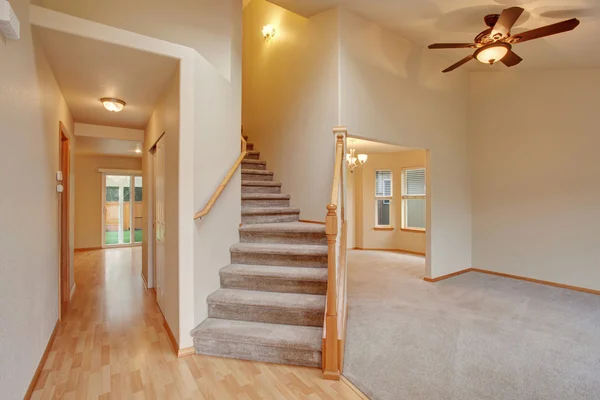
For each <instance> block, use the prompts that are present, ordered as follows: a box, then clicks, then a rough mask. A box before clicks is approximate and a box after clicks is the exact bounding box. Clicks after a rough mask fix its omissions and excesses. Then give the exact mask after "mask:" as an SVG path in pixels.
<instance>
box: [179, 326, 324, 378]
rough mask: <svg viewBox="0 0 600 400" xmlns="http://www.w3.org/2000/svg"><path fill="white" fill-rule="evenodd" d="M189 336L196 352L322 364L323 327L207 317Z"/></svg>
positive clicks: (307, 365) (310, 364)
mask: <svg viewBox="0 0 600 400" xmlns="http://www.w3.org/2000/svg"><path fill="white" fill-rule="evenodd" d="M191 335H192V337H193V338H194V348H195V350H196V353H198V354H205V355H209V356H217V357H228V358H238V359H242V360H251V361H263V362H272V363H278V364H290V365H302V366H306V367H320V366H321V340H322V336H323V328H315V327H308V326H292V325H277V324H264V323H260V322H247V321H232V320H224V319H214V318H208V319H206V320H204V321H203V322H202V323H201V324H200V325H198V326H197V327H196V328H194V329H193V330H192V332H191Z"/></svg>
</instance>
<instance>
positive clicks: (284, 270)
mask: <svg viewBox="0 0 600 400" xmlns="http://www.w3.org/2000/svg"><path fill="white" fill-rule="evenodd" d="M220 273H221V274H223V275H226V274H229V275H239V276H245V277H249V276H252V277H261V278H277V279H286V280H293V281H310V282H327V269H326V268H305V267H277V266H271V265H246V264H230V265H228V266H226V267H224V268H221V271H220Z"/></svg>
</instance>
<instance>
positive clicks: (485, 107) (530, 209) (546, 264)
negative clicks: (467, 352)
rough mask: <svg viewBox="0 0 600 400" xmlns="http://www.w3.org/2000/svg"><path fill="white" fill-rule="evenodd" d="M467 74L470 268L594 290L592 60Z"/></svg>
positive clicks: (596, 78) (599, 272)
mask: <svg viewBox="0 0 600 400" xmlns="http://www.w3.org/2000/svg"><path fill="white" fill-rule="evenodd" d="M470 81H471V97H470V111H471V112H470V115H471V116H472V119H471V125H470V143H471V145H472V147H471V155H472V168H471V169H472V171H473V183H472V186H473V267H475V268H481V269H487V270H490V271H496V272H502V273H506V274H512V275H518V276H523V277H528V278H534V279H540V280H546V281H551V282H557V283H562V284H567V285H573V286H579V287H583V288H589V289H595V290H600V268H599V266H598V260H600V246H598V226H600V157H599V156H598V149H600V135H599V134H598V126H599V125H600V117H599V113H598V93H600V69H591V70H556V71H527V70H516V69H515V70H512V71H503V72H502V73H471V75H470Z"/></svg>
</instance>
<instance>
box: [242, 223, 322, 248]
mask: <svg viewBox="0 0 600 400" xmlns="http://www.w3.org/2000/svg"><path fill="white" fill-rule="evenodd" d="M240 242H242V243H280V244H316V245H327V236H325V225H319V224H307V223H303V222H286V223H279V224H250V225H242V226H241V227H240Z"/></svg>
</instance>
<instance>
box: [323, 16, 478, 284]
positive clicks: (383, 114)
mask: <svg viewBox="0 0 600 400" xmlns="http://www.w3.org/2000/svg"><path fill="white" fill-rule="evenodd" d="M340 42H341V53H340V54H341V55H340V68H341V75H340V81H341V88H340V91H341V97H340V98H341V122H342V125H346V126H347V127H348V130H349V133H350V135H353V136H358V137H363V138H366V139H373V140H376V141H381V142H386V143H390V144H396V145H401V146H405V147H411V148H420V149H427V150H429V153H428V160H427V169H428V175H429V176H428V189H429V190H428V193H429V194H428V196H431V199H430V201H428V207H427V215H428V218H427V219H428V225H427V231H428V232H427V255H428V257H427V271H426V274H427V275H429V276H432V277H437V276H441V275H445V274H449V273H452V272H455V271H458V270H463V269H465V268H469V267H470V266H471V193H470V171H469V164H468V156H467V115H468V113H467V100H468V76H467V74H466V73H465V72H464V71H455V72H453V73H452V74H442V73H441V71H442V70H443V69H444V68H446V67H447V66H448V60H446V59H444V58H441V57H439V56H438V55H436V54H435V53H433V52H431V51H430V50H427V49H426V48H424V47H421V46H416V45H414V44H412V43H410V42H408V41H407V40H405V39H403V38H402V37H400V36H398V35H397V34H395V33H393V32H390V31H388V30H386V29H383V28H380V27H378V26H377V25H375V24H373V23H371V22H369V21H367V20H365V19H363V18H360V17H358V16H356V15H353V14H351V13H350V12H348V11H344V10H342V11H341V13H340ZM469 115H470V114H469ZM316 190H318V188H317V189H316ZM313 195H314V196H317V195H318V192H317V193H314V194H313ZM365 202H366V199H365ZM365 207H366V203H365ZM364 228H365V229H367V228H368V227H367V226H365V227H364Z"/></svg>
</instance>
